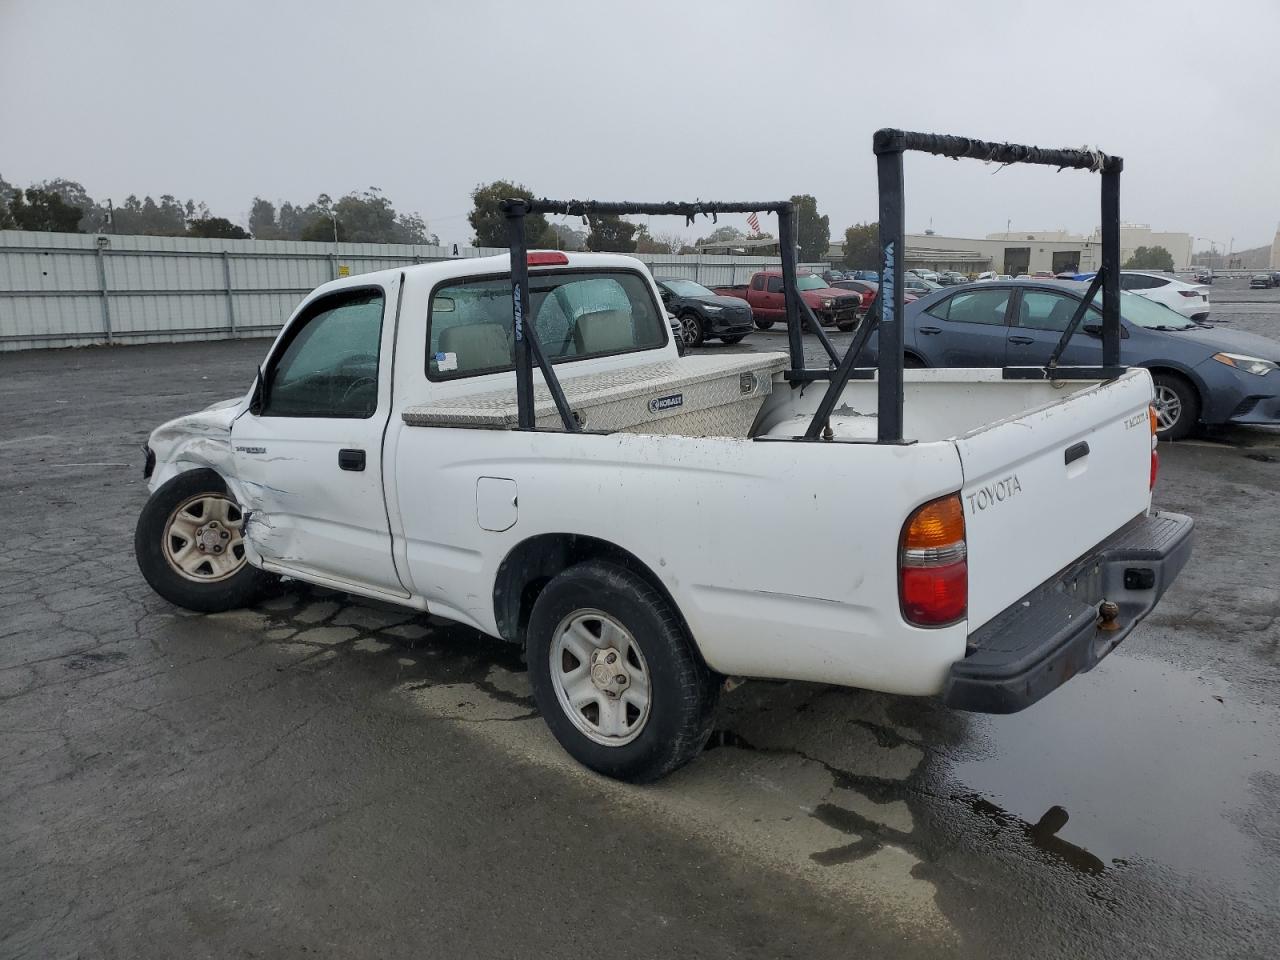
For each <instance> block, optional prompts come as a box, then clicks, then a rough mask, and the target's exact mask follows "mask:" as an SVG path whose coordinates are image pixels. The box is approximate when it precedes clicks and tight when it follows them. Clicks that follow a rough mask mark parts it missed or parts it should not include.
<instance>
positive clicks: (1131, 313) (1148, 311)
mask: <svg viewBox="0 0 1280 960" xmlns="http://www.w3.org/2000/svg"><path fill="white" fill-rule="evenodd" d="M1093 305H1094V306H1095V307H1097V308H1098V309H1102V291H1101V290H1099V291H1098V292H1097V294H1096V295H1095V296H1094V298H1093ZM1120 316H1122V317H1123V318H1124V319H1126V320H1128V321H1129V322H1130V323H1136V324H1137V325H1138V326H1140V327H1146V328H1147V329H1148V330H1189V329H1190V328H1191V327H1194V326H1195V324H1194V323H1192V322H1191V321H1190V320H1188V319H1187V318H1186V317H1184V316H1183V315H1182V314H1180V313H1175V312H1174V311H1173V310H1170V309H1169V308H1168V307H1166V306H1165V305H1164V304H1162V303H1156V302H1155V301H1154V300H1148V299H1147V298H1146V297H1143V296H1139V295H1138V294H1136V293H1126V292H1124V291H1121V293H1120Z"/></svg>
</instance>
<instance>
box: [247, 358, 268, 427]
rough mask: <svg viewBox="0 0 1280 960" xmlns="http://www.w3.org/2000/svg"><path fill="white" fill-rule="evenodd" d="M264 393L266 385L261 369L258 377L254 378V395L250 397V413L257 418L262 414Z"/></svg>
mask: <svg viewBox="0 0 1280 960" xmlns="http://www.w3.org/2000/svg"><path fill="white" fill-rule="evenodd" d="M264 393H265V385H264V382H263V376H262V368H261V367H259V368H258V373H257V375H256V376H255V377H254V378H253V393H252V394H251V395H250V397H249V412H250V413H252V414H253V415H254V416H255V417H257V416H260V415H261V414H262V401H263V399H264Z"/></svg>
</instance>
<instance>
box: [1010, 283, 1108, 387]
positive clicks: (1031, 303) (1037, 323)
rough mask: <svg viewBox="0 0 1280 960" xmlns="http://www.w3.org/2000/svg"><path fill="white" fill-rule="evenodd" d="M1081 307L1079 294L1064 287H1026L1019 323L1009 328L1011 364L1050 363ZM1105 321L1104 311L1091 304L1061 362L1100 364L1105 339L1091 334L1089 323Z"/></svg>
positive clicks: (1040, 364)
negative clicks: (1065, 331) (1049, 288)
mask: <svg viewBox="0 0 1280 960" xmlns="http://www.w3.org/2000/svg"><path fill="white" fill-rule="evenodd" d="M1079 306H1080V298H1079V297H1074V296H1072V295H1071V294H1069V293H1064V292H1062V291H1060V290H1045V289H1036V288H1023V290H1022V295H1021V299H1020V301H1019V303H1018V307H1017V319H1016V322H1015V323H1014V324H1013V325H1012V326H1010V327H1009V350H1008V353H1007V354H1006V357H1007V358H1008V359H1007V365H1008V366H1011V367H1040V366H1044V365H1045V364H1046V363H1048V362H1049V357H1050V356H1052V355H1053V351H1054V349H1055V348H1056V347H1057V346H1058V341H1059V340H1060V339H1062V331H1064V330H1066V329H1067V324H1068V323H1070V322H1071V317H1072V315H1073V314H1074V313H1075V311H1076V308H1077V307H1079ZM1101 322H1102V314H1101V313H1099V312H1098V311H1097V310H1095V309H1093V308H1092V307H1090V308H1089V311H1088V312H1087V313H1085V315H1084V318H1083V319H1082V320H1081V321H1080V326H1079V327H1077V328H1076V332H1075V334H1074V335H1073V336H1072V338H1071V340H1070V341H1069V342H1068V343H1067V347H1066V349H1065V350H1063V351H1062V356H1061V357H1059V358H1058V362H1059V363H1060V364H1062V365H1063V366H1067V367H1092V366H1100V365H1101V364H1102V339H1101V337H1099V336H1098V335H1097V334H1093V333H1089V332H1088V331H1087V330H1086V329H1085V324H1087V323H1101Z"/></svg>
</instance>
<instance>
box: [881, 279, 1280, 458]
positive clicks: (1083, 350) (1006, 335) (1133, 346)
mask: <svg viewBox="0 0 1280 960" xmlns="http://www.w3.org/2000/svg"><path fill="white" fill-rule="evenodd" d="M1088 289H1089V285H1088V284H1087V283H1078V282H1074V281H1070V280H1013V281H999V282H991V281H987V282H984V283H971V284H965V285H964V286H960V287H945V288H943V289H941V290H936V291H934V292H932V293H930V294H928V295H927V296H924V297H921V298H920V299H919V300H916V301H915V302H914V303H910V304H908V305H907V308H906V322H905V323H904V325H903V343H904V351H905V355H906V365H907V366H908V367H1030V366H1043V365H1044V364H1045V363H1047V362H1048V361H1049V357H1050V355H1051V354H1052V353H1053V350H1054V348H1055V347H1056V346H1057V345H1058V341H1059V339H1061V337H1062V332H1063V331H1064V330H1065V329H1066V327H1067V324H1068V323H1069V322H1070V320H1071V317H1072V315H1073V314H1074V313H1075V310H1076V308H1077V307H1078V306H1079V305H1080V301H1081V300H1082V299H1084V297H1085V295H1086V293H1087V292H1088ZM1101 306H1102V295H1101V293H1100V292H1099V294H1098V295H1097V296H1096V297H1095V298H1094V303H1093V305H1092V306H1091V307H1090V308H1089V311H1088V312H1087V313H1086V314H1085V315H1084V318H1083V319H1082V320H1081V322H1080V326H1079V327H1078V328H1077V329H1076V333H1075V335H1074V336H1073V337H1072V338H1071V341H1070V342H1069V343H1068V344H1067V348H1066V349H1065V350H1064V351H1063V352H1062V356H1061V358H1060V359H1059V363H1060V364H1062V365H1063V366H1101V364H1102V311H1101ZM1120 317H1121V327H1122V330H1121V336H1122V338H1123V339H1122V340H1121V341H1120V362H1121V363H1123V364H1125V365H1126V366H1131V367H1146V368H1147V369H1149V370H1150V371H1151V375H1152V378H1153V379H1154V380H1155V390H1156V396H1155V407H1156V416H1157V419H1158V421H1159V436H1160V437H1161V438H1162V439H1167V440H1178V439H1181V438H1182V437H1185V436H1187V435H1188V434H1190V433H1191V432H1192V430H1194V429H1195V428H1196V426H1197V425H1203V426H1222V425H1226V424H1280V373H1277V372H1276V369H1277V365H1280V342H1277V341H1275V340H1271V339H1269V338H1268V337H1262V336H1258V335H1257V334H1253V333H1246V332H1244V331H1241V330H1224V329H1222V328H1221V327H1210V326H1206V325H1205V324H1200V323H1195V322H1193V321H1191V320H1188V319H1187V318H1186V317H1183V316H1182V315H1181V314H1178V313H1175V312H1174V311H1172V310H1170V309H1169V308H1168V307H1165V306H1163V305H1161V304H1159V303H1156V302H1154V301H1152V300H1148V299H1146V298H1145V297H1140V296H1138V295H1137V294H1133V293H1121V294H1120ZM874 350H875V337H873V338H872V343H871V348H870V353H871V356H872V357H873V356H874ZM868 359H870V357H869V358H868Z"/></svg>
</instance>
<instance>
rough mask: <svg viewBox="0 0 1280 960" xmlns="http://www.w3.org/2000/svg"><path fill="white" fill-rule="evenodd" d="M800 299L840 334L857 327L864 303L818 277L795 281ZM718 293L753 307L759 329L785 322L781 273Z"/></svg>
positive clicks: (762, 275) (804, 276) (810, 275)
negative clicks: (859, 313)
mask: <svg viewBox="0 0 1280 960" xmlns="http://www.w3.org/2000/svg"><path fill="white" fill-rule="evenodd" d="M796 286H797V287H798V288H799V289H800V296H801V297H803V298H804V302H805V303H807V304H808V305H809V309H810V310H812V311H813V312H814V315H815V316H817V318H818V321H819V322H820V323H821V324H822V325H823V326H830V325H831V324H833V323H834V324H835V325H836V328H837V329H839V330H845V331H848V330H852V329H853V328H854V327H855V326H856V325H857V323H858V310H859V307H860V306H861V305H862V299H861V298H860V297H859V296H858V295H857V294H856V293H853V292H851V291H849V290H836V289H834V288H832V287H829V286H827V281H825V280H823V279H822V277H820V276H818V275H817V274H816V273H801V274H799V275H798V276H797V277H796ZM713 289H714V291H715V293H717V294H719V295H721V296H725V297H740V298H741V299H743V300H745V301H747V303H748V304H750V306H751V313H752V316H753V317H754V319H755V322H756V326H757V327H759V328H760V329H761V330H768V329H769V328H770V327H772V326H773V324H774V322H775V321H778V320H781V321H782V322H784V323H785V322H786V319H787V305H786V301H785V300H784V298H783V295H782V271H781V270H761V271H760V272H759V273H757V274H755V275H753V276H752V278H751V282H750V283H740V284H735V285H734V286H731V287H715V288H713Z"/></svg>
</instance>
